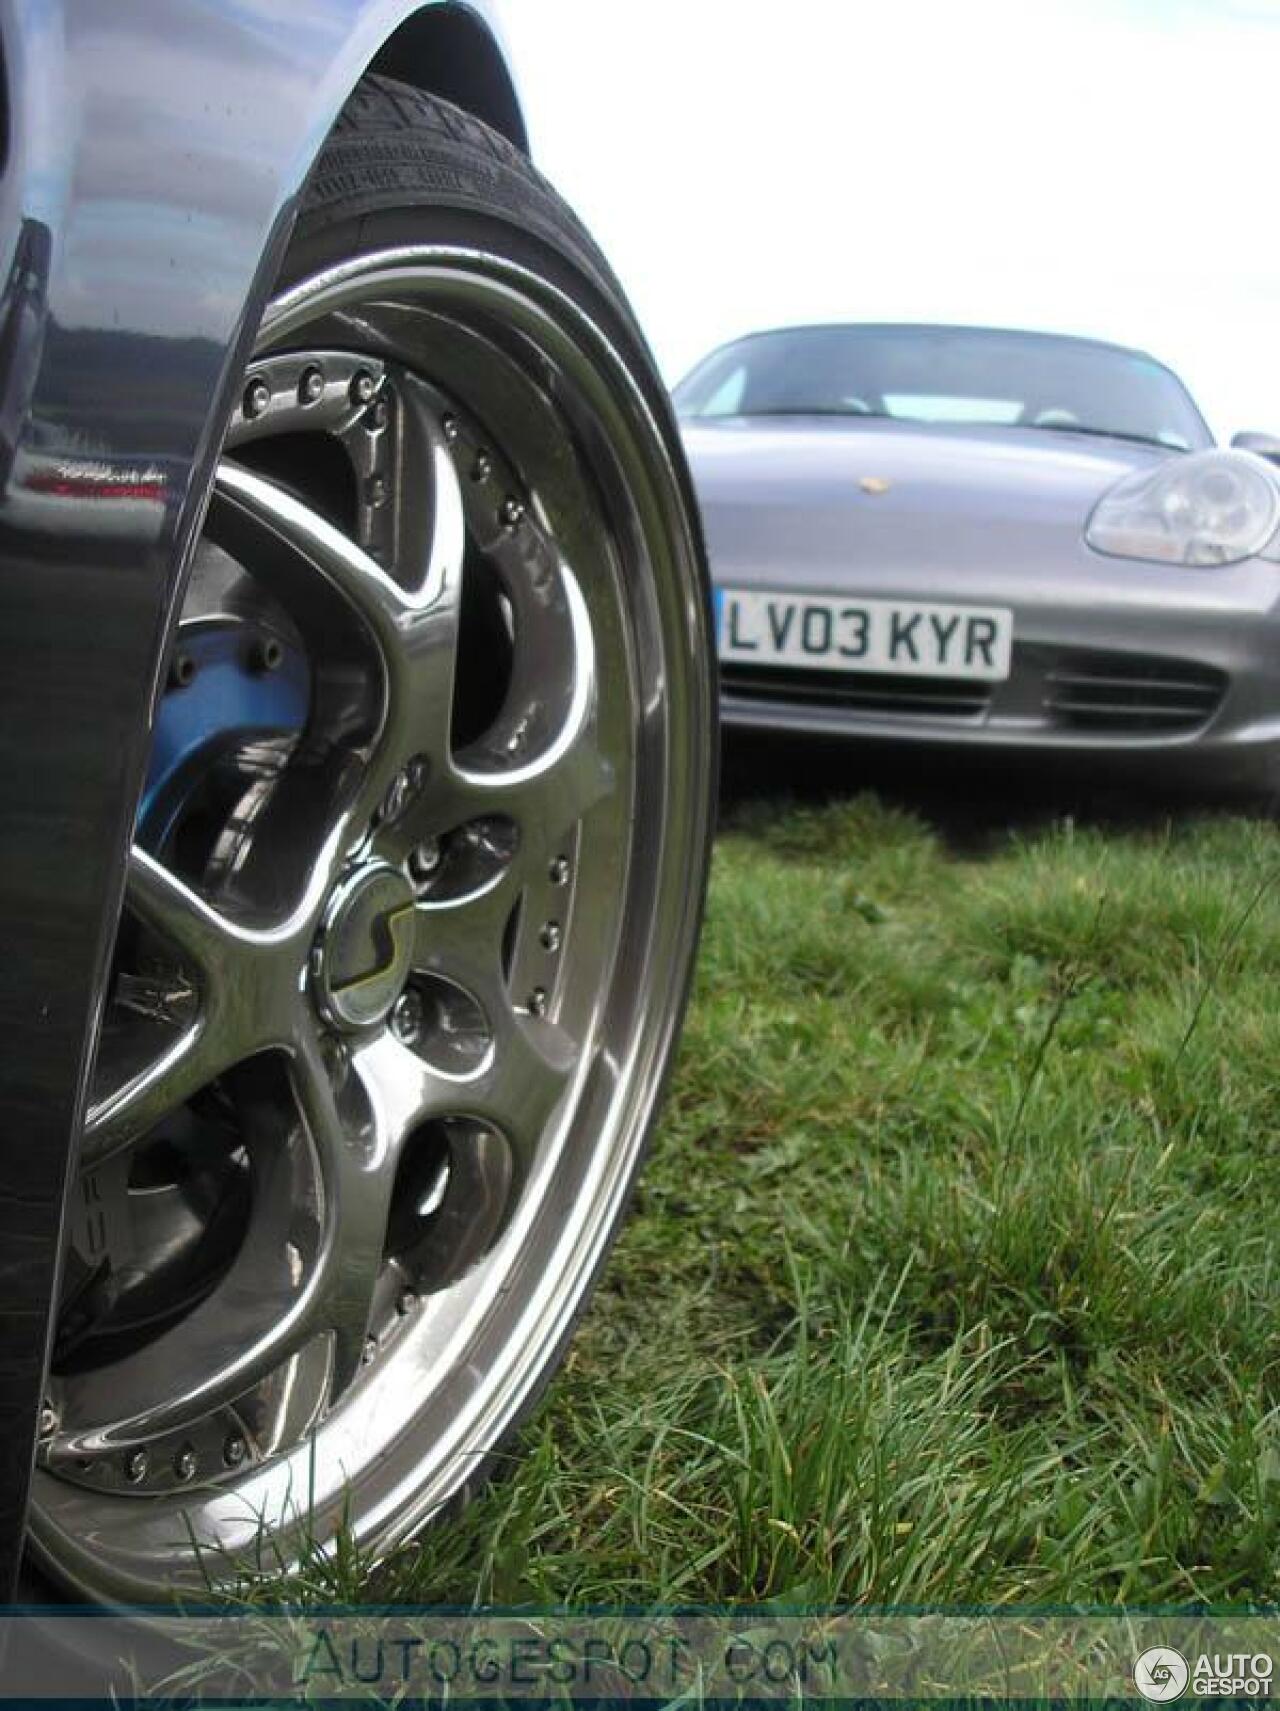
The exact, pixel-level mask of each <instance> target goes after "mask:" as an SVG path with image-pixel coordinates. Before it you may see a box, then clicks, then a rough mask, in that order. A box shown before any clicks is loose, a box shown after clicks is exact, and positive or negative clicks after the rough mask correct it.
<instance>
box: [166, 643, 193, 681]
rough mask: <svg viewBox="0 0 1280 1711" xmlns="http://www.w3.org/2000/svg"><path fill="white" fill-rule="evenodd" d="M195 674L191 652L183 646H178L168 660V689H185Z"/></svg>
mask: <svg viewBox="0 0 1280 1711" xmlns="http://www.w3.org/2000/svg"><path fill="white" fill-rule="evenodd" d="M195 674H196V662H195V658H194V656H193V655H192V654H189V653H188V652H187V651H186V649H185V648H179V649H178V651H177V653H176V654H174V656H173V658H172V659H171V660H170V661H169V677H168V685H169V688H170V689H185V688H186V687H187V685H188V684H189V683H190V682H191V680H192V679H193V678H194V677H195Z"/></svg>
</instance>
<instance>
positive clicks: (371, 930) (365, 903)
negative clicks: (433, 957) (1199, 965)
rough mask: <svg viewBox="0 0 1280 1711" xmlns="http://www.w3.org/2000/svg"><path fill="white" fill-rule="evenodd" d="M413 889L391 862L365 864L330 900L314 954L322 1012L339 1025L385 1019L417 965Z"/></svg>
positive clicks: (353, 1025) (368, 1023)
mask: <svg viewBox="0 0 1280 1711" xmlns="http://www.w3.org/2000/svg"><path fill="white" fill-rule="evenodd" d="M413 933H414V896H413V888H412V887H411V886H410V884H409V881H408V880H407V879H406V878H405V876H404V874H402V873H401V872H400V871H399V870H398V869H397V868H394V867H392V866H390V865H389V863H386V862H376V863H371V864H370V865H369V866H367V867H363V868H359V869H357V871H356V872H355V873H354V874H352V875H351V876H350V878H348V879H346V880H344V881H343V882H342V884H341V885H339V886H338V887H337V888H336V889H335V891H334V893H333V896H332V897H331V898H330V900H329V907H328V909H327V910H326V912H325V918H324V924H323V925H322V927H321V929H320V933H319V935H318V937H317V939H316V943H315V949H314V951H313V952H312V975H313V978H314V982H315V991H316V998H317V1001H318V1003H319V1006H320V1008H321V1010H322V1011H323V1012H324V1014H325V1015H326V1016H327V1017H328V1019H329V1021H331V1022H333V1023H334V1024H335V1025H336V1026H337V1027H339V1028H344V1029H348V1030H349V1029H354V1028H368V1027H372V1026H373V1025H374V1024H375V1023H377V1022H380V1021H381V1020H382V1019H383V1017H384V1016H386V1015H387V1014H388V1012H389V1011H390V1009H391V1006H392V1005H393V1004H394V1003H395V1001H396V999H397V998H398V997H399V996H400V993H401V992H402V990H403V989H404V984H405V981H406V980H407V979H408V978H409V972H410V969H411V968H412V966H413Z"/></svg>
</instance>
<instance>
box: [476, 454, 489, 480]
mask: <svg viewBox="0 0 1280 1711" xmlns="http://www.w3.org/2000/svg"><path fill="white" fill-rule="evenodd" d="M492 474H493V459H492V458H491V457H490V456H489V454H488V452H477V453H476V461H475V462H474V463H473V464H472V465H471V479H472V481H488V479H489V477H490V476H491V475H492Z"/></svg>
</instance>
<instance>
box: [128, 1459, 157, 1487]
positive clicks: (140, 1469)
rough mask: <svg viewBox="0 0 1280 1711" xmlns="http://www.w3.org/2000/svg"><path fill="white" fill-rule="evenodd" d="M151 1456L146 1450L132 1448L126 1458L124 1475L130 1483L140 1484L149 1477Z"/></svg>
mask: <svg viewBox="0 0 1280 1711" xmlns="http://www.w3.org/2000/svg"><path fill="white" fill-rule="evenodd" d="M150 1465H151V1464H150V1458H149V1457H148V1455H147V1452H146V1451H145V1450H130V1452H129V1454H128V1455H127V1456H126V1457H125V1458H124V1476H125V1478H126V1479H127V1480H128V1482H129V1484H130V1485H139V1484H141V1482H142V1481H143V1480H144V1479H145V1478H146V1477H147V1469H148V1467H149V1466H150Z"/></svg>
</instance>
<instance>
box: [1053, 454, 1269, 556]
mask: <svg viewBox="0 0 1280 1711" xmlns="http://www.w3.org/2000/svg"><path fill="white" fill-rule="evenodd" d="M1277 525H1280V489H1278V488H1277V486H1276V483H1275V482H1274V481H1273V480H1272V478H1271V476H1270V475H1269V474H1268V473H1267V471H1266V470H1265V469H1260V468H1259V467H1258V465H1257V463H1256V462H1255V461H1254V459H1253V458H1251V457H1249V456H1248V455H1247V454H1246V453H1244V452H1232V451H1204V452H1189V453H1188V454H1187V455H1186V456H1185V457H1172V458H1169V459H1168V460H1167V461H1166V462H1164V463H1162V464H1161V465H1160V466H1159V467H1158V468H1157V469H1152V470H1144V471H1141V472H1140V473H1138V474H1136V475H1127V476H1125V478H1124V480H1123V481H1119V482H1117V483H1116V485H1115V486H1114V487H1113V488H1112V489H1111V490H1110V492H1108V493H1104V494H1103V496H1102V498H1101V499H1099V501H1098V503H1097V504H1096V505H1095V506H1094V508H1093V515H1092V516H1091V517H1090V518H1089V522H1088V524H1087V526H1086V528H1085V531H1084V538H1085V540H1086V541H1088V543H1089V545H1090V546H1091V547H1093V548H1095V549H1096V550H1097V551H1098V552H1100V553H1114V554H1115V555H1116V556H1117V557H1119V558H1148V559H1159V560H1163V561H1165V562H1167V563H1169V564H1234V563H1235V562H1236V561H1237V560H1238V559H1242V558H1250V557H1252V555H1253V554H1254V553H1256V552H1260V551H1261V550H1262V548H1263V547H1265V546H1266V544H1267V542H1268V541H1269V540H1270V539H1271V537H1272V535H1274V534H1275V532H1276V528H1277Z"/></svg>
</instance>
